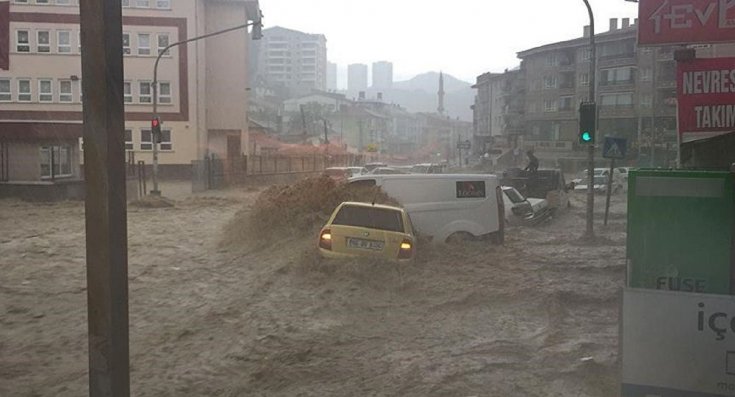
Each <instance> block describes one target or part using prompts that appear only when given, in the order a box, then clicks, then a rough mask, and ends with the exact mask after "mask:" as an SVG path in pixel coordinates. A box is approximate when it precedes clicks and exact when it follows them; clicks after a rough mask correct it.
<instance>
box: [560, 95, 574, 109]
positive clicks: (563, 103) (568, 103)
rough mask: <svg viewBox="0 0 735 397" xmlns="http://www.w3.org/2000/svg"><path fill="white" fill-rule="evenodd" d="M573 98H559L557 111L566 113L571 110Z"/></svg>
mask: <svg viewBox="0 0 735 397" xmlns="http://www.w3.org/2000/svg"><path fill="white" fill-rule="evenodd" d="M573 100H574V97H573V96H563V97H561V98H559V110H560V111H562V112H568V111H570V110H573V109H572V101H573Z"/></svg>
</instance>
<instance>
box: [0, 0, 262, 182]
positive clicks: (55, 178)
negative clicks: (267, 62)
mask: <svg viewBox="0 0 735 397" xmlns="http://www.w3.org/2000/svg"><path fill="white" fill-rule="evenodd" d="M77 1H78V0H11V1H10V2H8V1H3V0H0V190H2V189H3V187H2V185H1V183H5V184H8V183H14V182H32V183H46V182H48V183H54V182H61V181H64V180H74V179H77V180H78V179H80V178H81V176H82V171H81V168H82V167H80V164H81V163H82V159H83V155H82V150H83V143H82V142H81V136H82V125H81V119H82V92H81V87H82V85H81V80H82V78H83V76H82V75H81V56H80V54H81V50H82V48H81V46H80V36H79V6H78V3H77ZM122 3H123V25H124V26H123V54H124V71H125V84H124V92H123V93H122V94H123V95H124V102H125V120H126V122H125V128H126V131H125V140H126V144H125V146H126V150H127V151H128V152H129V157H130V158H134V159H135V161H140V160H143V161H145V162H146V164H151V160H152V155H151V151H152V142H151V132H150V123H151V121H150V120H151V118H152V99H153V98H152V87H151V81H152V79H153V64H154V62H155V59H156V56H157V55H158V51H159V50H161V49H162V48H164V47H165V46H167V45H168V44H170V43H174V42H177V41H181V40H185V39H187V38H191V37H194V36H199V35H203V34H206V33H210V32H213V31H217V30H221V29H224V28H227V27H231V26H236V25H241V24H243V23H245V22H246V21H250V20H254V19H258V18H259V15H260V10H259V4H258V0H122ZM249 43H250V38H249V35H248V33H247V32H246V31H244V30H241V31H235V32H230V33H226V34H224V35H222V36H217V37H214V38H209V39H204V40H201V41H197V42H193V43H189V44H186V45H183V46H179V47H175V48H173V49H171V50H170V51H169V53H167V54H165V55H164V57H163V58H162V60H161V62H160V65H159V70H158V80H159V98H158V102H159V110H158V112H159V114H160V116H161V119H162V120H163V123H164V124H163V131H164V132H163V137H162V142H161V145H160V150H161V153H160V156H159V159H160V164H161V165H162V166H161V172H162V175H164V176H165V175H166V174H181V175H188V172H189V168H190V165H191V161H192V160H197V159H202V158H203V157H204V156H205V155H207V154H209V153H214V154H216V155H217V156H218V157H220V158H226V157H237V156H240V155H241V153H243V152H245V150H244V148H247V147H248V146H247V133H248V130H247V125H248V124H247V114H246V109H247V108H248V104H247V100H248V98H247V96H248V94H247V91H248V87H247V77H246V76H247V64H248V62H247V59H248V48H249Z"/></svg>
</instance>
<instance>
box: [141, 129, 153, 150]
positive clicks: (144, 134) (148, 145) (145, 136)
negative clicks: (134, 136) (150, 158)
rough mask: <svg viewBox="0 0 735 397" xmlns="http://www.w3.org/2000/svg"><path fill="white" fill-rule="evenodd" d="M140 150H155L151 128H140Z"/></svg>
mask: <svg viewBox="0 0 735 397" xmlns="http://www.w3.org/2000/svg"><path fill="white" fill-rule="evenodd" d="M140 150H153V139H152V138H151V130H140Z"/></svg>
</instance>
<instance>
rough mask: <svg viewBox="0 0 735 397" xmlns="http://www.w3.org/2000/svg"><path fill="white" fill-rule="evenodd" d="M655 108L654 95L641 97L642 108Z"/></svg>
mask: <svg viewBox="0 0 735 397" xmlns="http://www.w3.org/2000/svg"><path fill="white" fill-rule="evenodd" d="M652 106H653V95H651V94H643V95H641V107H644V108H650V107H652Z"/></svg>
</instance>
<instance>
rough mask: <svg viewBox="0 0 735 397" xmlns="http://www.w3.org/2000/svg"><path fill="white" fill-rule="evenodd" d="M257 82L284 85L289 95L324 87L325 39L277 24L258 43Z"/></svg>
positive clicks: (321, 35) (325, 80)
mask: <svg viewBox="0 0 735 397" xmlns="http://www.w3.org/2000/svg"><path fill="white" fill-rule="evenodd" d="M258 47H259V48H258V49H257V58H258V59H257V61H256V64H257V66H256V70H257V72H256V73H255V79H256V84H265V85H267V86H271V87H277V86H281V87H285V88H286V89H288V91H289V93H288V94H289V95H292V96H296V95H301V94H305V93H309V92H310V91H312V90H314V89H317V90H326V89H327V38H326V37H325V36H324V35H323V34H308V33H303V32H299V31H296V30H291V29H286V28H282V27H279V26H276V27H273V28H269V29H265V30H264V31H263V40H261V42H260V43H259V45H258Z"/></svg>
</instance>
